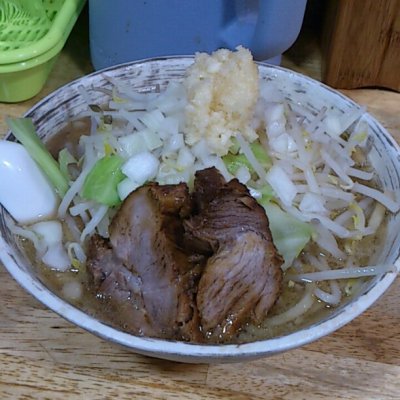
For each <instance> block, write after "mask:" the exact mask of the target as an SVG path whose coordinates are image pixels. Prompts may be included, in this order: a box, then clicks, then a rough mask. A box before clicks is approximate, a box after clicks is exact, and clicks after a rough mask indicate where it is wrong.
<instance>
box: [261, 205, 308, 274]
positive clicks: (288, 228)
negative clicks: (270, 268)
mask: <svg viewBox="0 0 400 400" xmlns="http://www.w3.org/2000/svg"><path fill="white" fill-rule="evenodd" d="M262 206H263V207H264V209H265V212H266V213H267V216H268V220H269V228H270V230H271V233H272V239H273V241H274V244H275V246H276V248H277V249H278V252H279V253H280V254H281V256H282V257H283V259H284V261H285V262H284V264H283V266H282V268H283V269H286V268H288V267H290V265H291V264H292V262H293V260H294V259H295V258H296V257H297V256H298V255H299V254H300V252H301V251H302V250H303V249H304V246H305V245H306V244H307V243H308V242H309V240H310V239H311V236H312V234H313V232H314V231H313V228H312V226H311V225H310V224H308V223H306V222H303V221H299V220H298V219H296V218H294V217H293V216H291V215H290V214H288V213H287V212H285V211H282V209H281V208H280V207H279V206H277V205H276V204H274V203H271V202H268V203H264V204H262Z"/></svg>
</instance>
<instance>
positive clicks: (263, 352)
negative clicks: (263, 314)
mask: <svg viewBox="0 0 400 400" xmlns="http://www.w3.org/2000/svg"><path fill="white" fill-rule="evenodd" d="M192 63H193V58H192V57H168V58H157V59H149V60H144V61H138V62H133V63H126V64H122V65H118V66H114V67H110V68H108V69H105V70H101V71H97V72H95V73H93V74H91V75H88V76H85V77H83V78H80V79H78V80H76V81H74V82H71V83H69V84H67V85H65V86H63V87H62V88H60V89H58V90H57V91H55V92H53V93H52V94H50V95H49V96H47V97H46V98H44V99H43V100H42V101H41V102H39V103H38V104H36V105H35V106H34V107H33V108H32V109H31V110H29V111H28V112H27V113H26V115H25V116H27V117H30V118H32V119H33V121H34V124H35V126H36V128H37V131H38V134H39V136H40V137H41V138H42V139H43V140H44V141H45V142H46V141H47V140H49V139H50V138H51V137H52V136H53V135H54V134H55V133H56V132H59V131H61V130H62V129H63V128H64V127H65V126H66V125H67V123H68V121H69V120H71V119H73V118H74V117H76V116H78V115H80V114H82V113H83V112H84V111H85V110H86V109H87V104H88V103H87V99H85V98H84V97H85V96H83V95H82V90H81V89H82V86H83V87H85V88H86V89H87V91H89V92H90V90H91V88H93V87H96V88H97V89H98V88H101V89H109V88H110V87H111V83H110V78H113V79H118V80H121V81H123V82H126V83H129V84H130V85H131V86H132V87H134V88H136V89H137V90H139V91H140V90H146V91H148V90H150V91H151V90H155V89H157V88H159V87H161V88H163V87H165V86H166V85H167V83H168V82H169V81H171V80H182V79H183V76H184V73H185V71H186V69H187V67H188V66H189V65H191V64H192ZM259 73H260V77H261V79H264V80H267V81H270V80H271V81H274V82H275V83H276V86H277V87H278V88H279V90H280V91H281V93H282V95H283V96H284V98H286V99H287V100H288V101H289V102H291V103H292V104H296V105H297V106H298V107H302V108H304V110H306V114H305V115H315V114H317V113H318V110H320V109H321V108H322V107H327V108H329V109H335V110H336V111H337V112H338V113H349V112H353V111H354V112H356V111H360V109H361V107H360V106H359V105H357V104H356V103H354V102H353V101H352V100H350V99H348V98H347V97H345V96H343V95H342V94H340V93H339V92H337V91H334V90H332V89H330V88H328V87H327V86H325V85H323V84H321V83H319V82H317V81H314V80H312V79H310V78H307V77H305V76H303V75H300V74H297V73H294V72H292V71H289V70H286V69H284V68H281V67H276V66H271V65H267V64H262V63H260V64H259ZM106 92H107V90H100V91H97V92H96V104H102V103H103V102H105V100H106ZM306 118H307V116H306ZM362 118H363V119H364V121H365V122H366V123H367V124H368V126H369V131H370V138H369V142H368V146H369V159H370V162H371V164H372V166H373V168H374V169H375V170H376V173H377V176H378V181H379V184H380V186H381V188H382V189H387V190H390V191H392V192H393V193H394V195H395V196H396V199H400V175H399V172H400V152H399V146H398V145H397V143H396V142H395V140H394V139H393V138H392V137H391V136H390V134H389V133H388V132H387V131H386V130H385V129H384V128H383V127H382V126H381V125H380V124H379V123H378V122H377V121H376V120H375V119H374V118H373V117H372V116H370V115H369V114H368V113H364V114H363V116H362ZM6 140H15V138H14V137H13V135H12V134H11V133H9V134H8V135H7V136H6ZM11 221H12V219H11V217H10V215H9V214H8V213H7V211H6V210H5V209H4V208H1V209H0V235H1V236H0V259H1V261H2V263H3V264H4V266H5V267H6V269H7V270H8V271H9V273H10V274H11V275H12V276H13V277H14V279H15V280H16V281H17V282H18V283H19V284H20V285H21V286H22V288H24V289H25V290H26V291H28V292H29V293H30V294H31V295H33V296H34V297H35V298H36V299H38V300H39V301H40V302H42V303H43V304H44V305H45V306H47V307H48V308H49V309H50V310H52V311H54V312H55V313H57V314H59V315H60V316H62V317H63V318H65V319H66V320H68V321H70V322H71V323H73V324H75V325H77V326H78V327H81V328H83V329H85V330H87V331H89V332H91V333H92V334H94V335H97V336H99V337H101V338H103V339H105V340H108V341H110V342H114V343H117V344H120V345H122V346H125V347H126V348H127V349H130V350H132V351H134V352H136V353H139V354H143V355H147V356H152V357H157V358H163V359H168V360H175V361H181V362H190V363H212V362H239V361H244V360H250V359H256V358H260V357H266V356H271V355H273V354H277V353H281V352H284V351H288V350H290V349H294V348H298V347H300V346H303V345H305V344H307V343H310V342H313V341H315V340H317V339H319V338H321V337H324V336H326V335H329V334H330V333H332V332H334V331H335V330H337V329H339V328H340V327H342V326H343V325H345V324H347V323H349V322H351V321H352V320H353V319H354V318H356V317H357V316H359V315H360V314H361V313H362V312H363V311H365V310H366V309H367V308H368V307H370V306H371V305H372V304H373V303H374V302H375V301H376V300H377V299H379V297H380V296H382V295H383V294H384V293H385V291H386V290H387V289H388V287H389V286H390V284H391V283H392V282H393V281H394V279H395V278H396V275H397V266H398V263H399V256H400V233H399V232H400V215H399V214H398V213H395V214H391V215H390V216H389V217H388V218H387V230H386V237H385V240H384V241H382V243H381V245H380V247H379V251H377V252H375V254H374V255H373V256H372V259H371V260H370V262H371V264H374V265H378V264H381V265H391V266H393V269H392V270H390V271H389V272H385V273H382V274H380V275H377V276H374V277H372V278H370V279H368V280H366V281H365V282H363V284H362V285H360V287H359V288H358V289H357V292H356V293H354V295H353V296H351V297H350V298H348V299H346V300H345V301H344V302H343V303H342V304H341V305H339V306H337V307H336V308H335V309H334V310H333V311H332V312H330V313H329V314H327V315H324V316H323V317H321V318H320V319H319V320H316V321H315V320H314V321H312V322H310V324H308V325H305V326H302V327H299V328H298V329H297V330H295V331H292V332H291V333H288V334H284V333H283V334H281V335H279V336H278V337H273V338H271V339H265V340H257V341H253V342H249V343H243V344H221V345H209V344H191V343H185V342H178V341H170V340H162V339H153V338H147V337H138V336H135V335H132V334H129V333H126V332H123V331H121V330H119V329H116V328H114V327H112V326H109V325H107V324H105V323H103V322H102V321H100V320H98V319H97V318H95V317H93V316H90V315H89V314H87V313H85V312H83V311H82V310H80V309H78V308H76V307H75V306H73V305H72V304H70V303H69V302H67V301H66V300H64V299H63V298H61V297H59V296H58V295H57V294H56V293H55V292H53V291H52V290H51V289H50V288H49V287H47V286H46V284H45V283H44V282H43V280H42V279H41V278H40V276H39V275H38V273H37V272H36V271H37V269H36V268H35V266H34V265H33V264H32V262H31V261H30V260H29V258H28V257H27V255H26V253H25V251H24V249H23V247H22V246H21V244H20V243H19V241H18V240H17V238H16V237H15V236H14V235H13V234H12V232H11V229H10V226H11Z"/></svg>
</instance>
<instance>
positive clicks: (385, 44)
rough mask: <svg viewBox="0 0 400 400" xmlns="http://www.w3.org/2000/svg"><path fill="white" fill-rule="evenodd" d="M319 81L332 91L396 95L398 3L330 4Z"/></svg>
mask: <svg viewBox="0 0 400 400" xmlns="http://www.w3.org/2000/svg"><path fill="white" fill-rule="evenodd" d="M329 3H330V4H329V8H328V9H327V12H326V22H325V25H324V26H325V45H324V47H325V52H326V54H325V57H324V63H323V80H324V82H326V83H327V84H328V85H331V86H332V87H335V88H346V89H352V88H358V87H366V86H380V87H385V88H388V89H393V90H397V91H400V73H399V71H400V0H352V1H349V0H331V1H330V2H329Z"/></svg>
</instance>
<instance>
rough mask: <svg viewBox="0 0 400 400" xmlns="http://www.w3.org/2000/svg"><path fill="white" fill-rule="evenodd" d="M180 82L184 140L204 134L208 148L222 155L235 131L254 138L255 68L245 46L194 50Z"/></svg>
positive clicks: (256, 95)
mask: <svg viewBox="0 0 400 400" xmlns="http://www.w3.org/2000/svg"><path fill="white" fill-rule="evenodd" d="M184 84H185V89H186V93H187V99H188V105H187V106H186V110H185V111H186V132H187V133H186V136H185V141H186V143H187V144H189V145H193V144H195V143H197V142H198V141H199V140H201V139H202V138H204V139H205V140H206V143H207V144H208V146H209V149H210V151H211V152H215V153H216V154H218V155H220V156H222V155H225V154H227V152H228V149H229V147H230V146H231V144H232V142H231V138H232V137H235V136H236V134H237V133H241V134H242V136H243V137H245V138H246V139H247V140H248V141H250V142H252V141H254V140H255V139H256V138H257V134H256V132H255V131H254V129H253V128H252V127H251V126H250V121H251V119H252V117H253V111H254V108H255V104H256V102H257V99H258V68H257V65H256V64H255V63H254V61H253V57H252V55H251V53H250V51H249V50H247V49H245V48H243V47H241V46H239V47H238V48H237V51H235V52H232V51H230V50H226V49H220V50H217V51H215V52H214V53H212V54H211V55H208V54H206V53H197V54H196V57H195V62H194V64H193V65H192V66H191V67H189V69H188V72H187V76H186V79H185V82H184Z"/></svg>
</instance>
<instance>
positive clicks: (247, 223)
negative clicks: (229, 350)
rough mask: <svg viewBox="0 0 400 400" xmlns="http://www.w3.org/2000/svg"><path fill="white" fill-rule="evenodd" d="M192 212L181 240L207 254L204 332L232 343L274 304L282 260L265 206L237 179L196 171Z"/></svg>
mask: <svg viewBox="0 0 400 400" xmlns="http://www.w3.org/2000/svg"><path fill="white" fill-rule="evenodd" d="M193 198H194V201H195V210H196V214H195V215H194V216H192V217H191V218H189V219H188V220H186V221H185V223H184V226H185V243H186V244H187V246H188V247H190V248H191V249H192V251H197V252H202V253H204V254H207V255H209V256H210V257H209V258H208V261H207V264H206V266H205V270H204V272H203V273H202V275H201V278H200V281H199V286H198V291H197V300H196V301H197V307H198V310H199V314H200V323H201V325H202V329H203V331H204V333H205V334H206V335H207V336H209V337H210V338H211V340H214V341H221V342H224V341H230V340H231V339H232V337H233V336H234V335H235V334H236V333H237V332H238V331H239V330H240V328H241V327H242V326H243V325H244V324H246V323H247V322H253V323H258V322H261V321H262V320H263V319H264V318H265V317H266V315H267V313H268V311H269V309H270V308H271V307H272V305H273V304H274V303H275V301H276V299H277V297H278V295H279V292H280V285H281V280H282V272H281V269H280V266H281V264H282V259H281V257H280V256H279V254H278V253H277V250H276V248H275V246H274V244H273V242H272V237H271V233H270V230H269V224H268V218H267V216H266V214H265V211H264V209H263V208H262V207H261V206H260V205H259V204H258V203H257V202H256V201H255V199H254V198H253V197H251V196H250V194H249V192H248V190H247V188H246V187H245V186H244V185H242V184H241V183H239V182H238V181H237V180H236V179H234V180H232V181H230V182H228V183H227V182H226V181H225V180H224V179H223V177H222V176H221V175H220V173H219V172H218V171H217V170H216V169H215V168H208V169H205V170H202V171H199V172H197V173H196V177H195V183H194V193H193Z"/></svg>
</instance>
